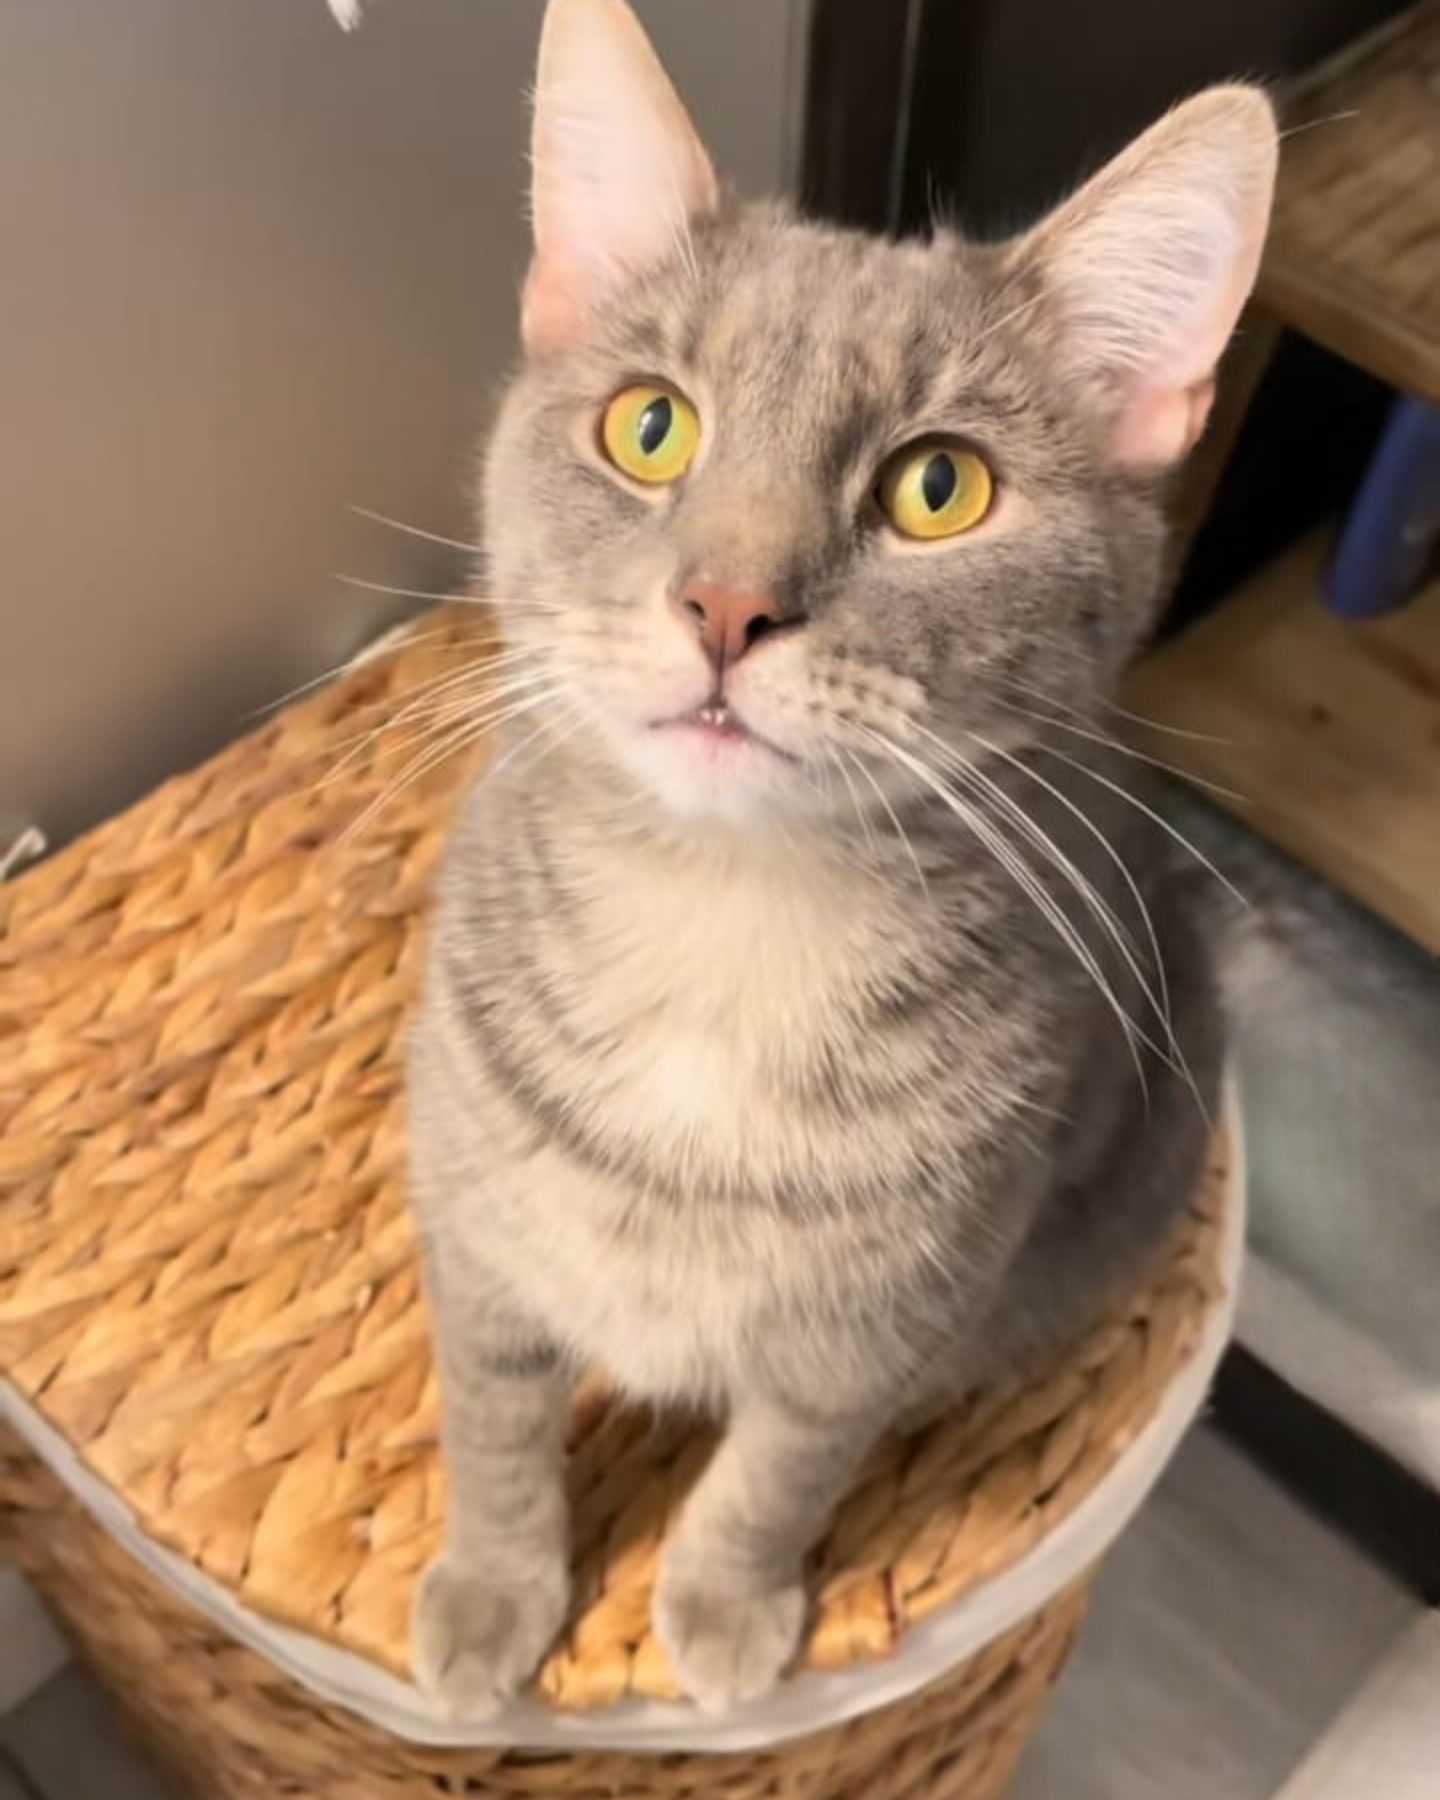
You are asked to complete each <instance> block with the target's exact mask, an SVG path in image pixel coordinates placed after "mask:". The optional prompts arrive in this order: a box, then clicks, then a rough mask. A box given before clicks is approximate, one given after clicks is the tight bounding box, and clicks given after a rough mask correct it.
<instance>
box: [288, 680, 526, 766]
mask: <svg viewBox="0 0 1440 1800" xmlns="http://www.w3.org/2000/svg"><path fill="white" fill-rule="evenodd" d="M486 673H488V672H486ZM467 675H468V676H469V678H471V679H473V680H475V682H476V685H475V687H474V689H473V691H472V692H471V693H470V694H467V695H466V697H465V699H464V700H463V701H462V702H456V703H455V704H454V705H453V707H451V706H450V703H449V702H446V701H441V700H439V699H438V698H436V699H434V700H431V701H427V702H423V703H421V702H414V703H412V704H411V705H410V706H407V707H405V708H403V709H402V710H401V711H400V712H399V713H397V714H396V715H395V716H394V717H393V718H389V719H385V720H382V721H381V722H380V723H379V724H377V725H374V726H372V727H370V728H369V729H368V730H366V731H363V732H361V733H359V734H358V735H357V736H355V737H353V738H350V739H348V740H343V741H342V743H341V744H338V745H336V746H335V748H336V749H337V750H344V752H345V753H344V755H342V756H341V758H340V760H339V762H338V763H336V765H335V766H334V767H333V768H332V769H331V770H330V772H329V774H327V775H326V776H325V777H324V778H323V779H322V780H321V782H320V783H319V784H318V785H319V787H320V788H325V787H328V786H330V785H331V784H332V783H333V782H335V781H336V780H338V779H339V778H340V776H341V775H342V774H343V773H344V772H345V771H346V770H347V769H349V768H350V767H351V765H352V764H353V763H354V762H355V761H356V759H357V758H358V757H360V756H363V755H364V754H365V753H366V751H367V750H368V749H371V748H373V747H375V746H376V745H378V744H379V743H380V742H381V741H382V740H384V739H386V738H388V737H389V736H390V734H392V733H394V732H396V731H399V730H400V728H401V727H402V726H403V725H405V724H406V723H407V722H409V721H410V720H412V719H413V720H418V721H420V722H421V729H420V730H419V731H418V732H417V733H415V734H413V736H412V737H411V738H410V739H409V740H408V741H410V742H415V743H418V742H424V741H425V740H427V739H430V738H433V737H434V736H435V735H436V733H437V731H438V730H441V729H443V728H444V726H445V725H446V724H447V723H449V722H451V721H453V720H454V719H455V718H456V717H461V716H463V718H464V719H465V721H466V722H474V721H479V720H483V719H484V718H485V717H487V716H488V714H489V713H490V712H491V711H493V710H494V709H495V708H496V707H497V706H502V705H505V704H507V703H508V702H509V701H510V700H511V699H512V698H514V697H515V696H516V695H519V694H523V693H525V692H527V691H529V690H530V689H532V688H533V687H534V686H536V685H537V681H538V680H540V679H541V678H546V679H548V677H545V676H544V671H537V672H535V673H533V674H532V673H526V672H524V671H521V673H520V674H516V675H511V676H510V677H509V678H508V679H507V680H505V681H503V682H494V681H490V680H486V679H485V678H484V676H480V677H478V678H477V677H476V676H475V673H474V672H473V671H469V672H467ZM447 709H448V710H447ZM406 741H407V739H406V738H404V737H401V738H400V739H399V740H398V742H399V743H401V744H404V743H405V742H406ZM347 745H348V748H347Z"/></svg>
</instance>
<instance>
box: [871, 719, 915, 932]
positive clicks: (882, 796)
mask: <svg viewBox="0 0 1440 1800" xmlns="http://www.w3.org/2000/svg"><path fill="white" fill-rule="evenodd" d="M861 730H862V731H868V730H869V727H868V726H862V727H861ZM855 767H856V768H857V769H858V770H859V771H860V773H861V774H862V775H863V776H864V777H865V779H866V780H867V781H868V782H869V783H870V785H871V787H872V788H874V790H875V797H876V799H877V800H879V802H880V805H881V806H882V807H883V808H884V811H885V814H886V816H887V817H888V818H889V820H890V823H891V824H892V825H893V826H894V827H895V835H896V837H898V838H899V840H900V843H901V846H902V847H903V849H904V851H905V853H906V855H907V856H908V857H909V858H910V861H911V864H912V865H913V867H914V870H915V879H916V880H917V881H918V882H919V884H920V891H921V893H922V894H924V895H925V897H926V898H927V899H928V898H929V896H930V883H929V882H928V881H927V880H926V879H925V870H924V868H923V867H922V865H921V862H920V857H919V855H918V854H917V852H916V849H915V846H914V844H913V843H912V842H911V841H910V834H909V833H908V832H907V831H906V829H905V827H904V826H903V825H902V824H901V822H900V815H899V813H897V812H896V810H895V808H894V806H893V805H892V804H891V802H890V796H889V795H888V794H887V793H886V792H885V790H884V788H883V787H881V785H880V783H879V782H878V781H877V780H876V779H875V775H874V773H873V771H872V770H871V769H870V767H869V765H868V764H867V763H866V761H865V759H864V757H861V756H857V757H856V758H855Z"/></svg>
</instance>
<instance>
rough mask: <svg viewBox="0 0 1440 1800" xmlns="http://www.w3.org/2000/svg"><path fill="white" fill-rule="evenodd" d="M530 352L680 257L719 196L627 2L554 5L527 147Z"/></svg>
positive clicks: (554, 341) (562, 0) (567, 333)
mask: <svg viewBox="0 0 1440 1800" xmlns="http://www.w3.org/2000/svg"><path fill="white" fill-rule="evenodd" d="M531 149H532V156H531V160H532V164H533V170H534V174H533V188H532V208H531V210H532V213H533V217H534V223H535V261H534V264H533V266H532V268H531V271H530V277H529V280H528V281H527V283H526V290H525V300H524V311H523V327H524V334H525V340H526V342H527V344H529V345H530V346H531V348H533V349H539V348H555V347H558V346H559V345H561V344H563V343H565V342H567V341H569V340H572V339H573V338H574V337H575V336H576V334H577V333H579V332H581V331H582V330H583V329H584V326H585V321H586V318H587V316H588V315H589V314H590V312H591V311H592V309H593V308H594V307H595V306H596V305H597V304H599V303H602V302H603V300H604V297H605V295H606V294H607V292H608V291H610V290H612V289H613V288H615V287H616V286H618V285H619V284H620V283H622V282H624V281H625V280H627V279H629V278H630V277H631V276H633V275H636V274H638V273H640V272H642V271H644V270H646V269H648V268H652V267H654V266H655V265H657V264H659V263H660V262H662V261H664V260H666V259H668V258H672V257H675V256H676V255H677V254H681V255H683V254H684V253H685V250H686V240H687V238H688V233H689V229H690V224H691V222H692V221H693V220H695V219H697V218H699V217H702V216H703V215H705V214H707V213H710V212H713V211H714V209H715V207H716V205H717V204H718V187H717V183H716V180H715V174H714V171H713V169H712V168H711V166H710V161H709V158H708V157H707V156H706V154H705V151H704V148H703V146H702V145H701V143H700V140H699V138H698V137H697V135H696V132H695V128H694V126H693V125H692V124H691V122H690V119H689V116H688V114H687V113H686V111H685V108H684V106H683V104H682V103H681V101H680V98H679V96H678V95H677V94H676V92H675V90H674V88H673V87H672V86H671V84H670V81H669V78H668V77H667V75H666V74H665V71H664V69H663V68H662V67H661V66H660V63H659V60H658V59H657V57H656V55H655V52H654V50H653V49H652V48H651V46H650V43H649V40H648V39H647V38H646V36H645V34H644V32H643V30H642V29H641V27H640V24H639V21H638V20H637V19H636V18H635V15H634V14H633V13H632V12H631V11H630V9H629V7H628V6H627V5H625V4H624V3H623V0H551V4H550V7H549V10H548V11H547V13H546V18H545V27H544V31H543V34H542V37H541V45H540V67H539V74H538V78H537V83H536V95H535V127H534V136H533V140H532V146H531Z"/></svg>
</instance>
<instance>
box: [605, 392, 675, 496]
mask: <svg viewBox="0 0 1440 1800" xmlns="http://www.w3.org/2000/svg"><path fill="white" fill-rule="evenodd" d="M600 442H601V445H602V446H603V448H604V451H605V454H606V455H607V456H608V457H609V458H610V460H611V462H612V463H614V465H615V467H616V468H617V469H619V471H620V472H621V474H622V475H628V476H629V477H630V479H631V480H632V481H643V482H646V483H647V484H649V485H651V486H661V485H663V484H665V483H667V482H671V481H678V480H679V479H680V477H681V476H682V475H683V474H684V473H685V471H686V470H687V469H688V468H689V467H690V465H691V463H692V462H693V461H694V460H695V452H696V451H697V450H698V449H699V448H700V420H699V419H698V418H697V416H696V413H695V408H694V407H693V406H692V405H691V404H690V402H689V401H688V400H687V399H686V398H685V396H684V395H683V394H681V393H677V391H676V390H675V389H674V388H671V387H661V386H659V385H658V384H656V383H654V382H639V383H637V384H636V385H635V386H634V387H628V388H624V389H622V390H621V392H620V393H618V394H617V395H616V396H615V398H614V399H613V400H612V401H611V402H610V404H609V405H608V406H607V407H606V408H605V416H604V418H603V419H602V420H601V421H600Z"/></svg>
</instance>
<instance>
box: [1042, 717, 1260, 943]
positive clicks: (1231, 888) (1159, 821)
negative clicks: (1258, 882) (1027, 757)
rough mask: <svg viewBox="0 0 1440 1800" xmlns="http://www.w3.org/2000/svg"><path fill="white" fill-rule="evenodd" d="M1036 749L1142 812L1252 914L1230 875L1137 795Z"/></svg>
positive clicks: (1082, 765) (1050, 750)
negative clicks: (1088, 778)
mask: <svg viewBox="0 0 1440 1800" xmlns="http://www.w3.org/2000/svg"><path fill="white" fill-rule="evenodd" d="M1036 748H1037V749H1038V750H1041V751H1043V752H1044V754H1045V755H1046V756H1053V757H1056V758H1057V759H1058V760H1059V761H1060V762H1063V763H1064V764H1065V765H1066V766H1067V767H1068V768H1071V769H1075V770H1076V771H1078V773H1080V774H1081V775H1088V776H1089V777H1090V779H1091V781H1098V782H1099V783H1100V785H1101V787H1105V788H1109V790H1110V792H1111V793H1112V794H1117V795H1118V796H1119V797H1120V799H1122V800H1124V801H1125V802H1126V803H1127V804H1128V805H1130V806H1133V807H1134V808H1135V809H1136V810H1137V811H1138V812H1142V813H1144V815H1145V817H1146V818H1147V819H1151V820H1153V821H1154V823H1155V824H1156V825H1158V826H1159V827H1160V829H1161V830H1162V831H1164V832H1166V833H1167V834H1168V835H1169V836H1170V837H1171V838H1173V839H1174V840H1175V842H1176V843H1177V844H1179V845H1180V847H1181V849H1182V850H1188V851H1189V853H1190V854H1191V856H1193V857H1194V858H1195V860H1196V862H1198V863H1199V864H1200V866H1201V867H1202V868H1204V869H1207V870H1208V871H1209V872H1210V874H1212V875H1213V876H1214V877H1215V879H1216V880H1217V881H1218V882H1219V883H1220V885H1221V887H1223V888H1224V889H1225V890H1226V891H1227V893H1229V894H1230V895H1231V896H1232V897H1233V898H1234V899H1235V900H1236V901H1238V902H1239V904H1240V905H1241V906H1243V907H1244V909H1245V911H1246V912H1252V911H1253V910H1254V909H1253V908H1252V906H1251V905H1250V902H1249V901H1248V900H1247V899H1246V898H1245V896H1244V895H1243V894H1242V893H1241V892H1240V890H1239V888H1237V887H1236V885H1235V883H1234V882H1233V881H1231V880H1230V878H1229V876H1228V875H1224V874H1222V873H1221V872H1220V870H1219V869H1217V868H1216V867H1215V865H1214V863H1213V862H1211V860H1210V858H1209V857H1208V856H1206V855H1205V853H1204V851H1203V850H1197V849H1196V847H1195V845H1194V844H1192V843H1191V842H1190V840H1189V838H1187V837H1186V836H1185V834H1184V833H1183V832H1182V831H1179V830H1177V829H1176V827H1175V826H1174V825H1172V824H1171V823H1170V821H1169V820H1168V819H1167V818H1166V817H1165V816H1164V814H1163V813H1158V812H1156V811H1155V809H1154V807H1152V806H1147V805H1146V804H1145V802H1144V801H1143V800H1142V799H1140V797H1139V796H1138V795H1137V794H1132V793H1131V792H1130V790H1129V789H1128V788H1126V787H1122V786H1121V785H1120V783H1119V782H1118V781H1111V779H1110V778H1109V776H1108V775H1102V774H1101V773H1100V772H1099V770H1098V769H1092V768H1091V767H1090V765H1089V763H1086V762H1082V761H1081V760H1080V758H1079V757H1078V756H1067V755H1066V754H1065V752H1064V751H1063V750H1057V749H1056V748H1055V746H1054V745H1053V744H1037V745H1036Z"/></svg>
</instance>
